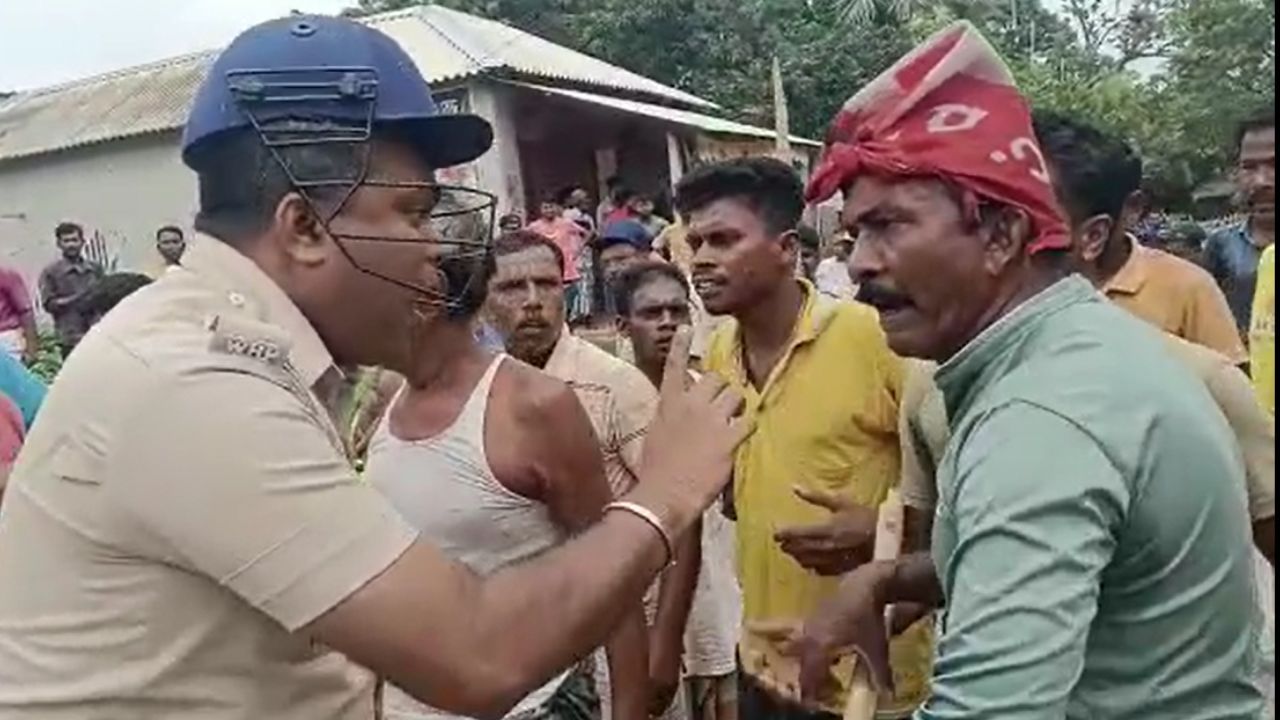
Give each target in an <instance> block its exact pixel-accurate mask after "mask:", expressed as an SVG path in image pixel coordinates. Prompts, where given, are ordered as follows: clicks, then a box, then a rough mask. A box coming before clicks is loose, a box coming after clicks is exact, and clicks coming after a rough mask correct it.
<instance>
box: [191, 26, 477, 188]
mask: <svg viewBox="0 0 1280 720" xmlns="http://www.w3.org/2000/svg"><path fill="white" fill-rule="evenodd" d="M280 120H294V121H303V122H322V123H323V122H332V123H338V124H339V125H340V126H342V127H345V128H346V132H345V134H343V133H339V134H338V135H336V136H331V137H329V138H328V139H331V140H332V139H338V140H342V141H347V142H353V141H358V140H360V139H362V137H367V134H368V132H369V131H372V130H389V131H392V132H394V133H395V135H396V137H397V139H399V140H401V141H404V142H407V143H410V144H412V145H414V146H415V147H416V148H417V149H418V151H419V152H420V153H421V156H422V158H423V160H425V161H426V162H427V163H428V164H430V165H431V166H432V167H434V168H445V167H450V166H452V165H458V164H461V163H465V162H469V161H471V160H474V159H476V158H477V157H480V156H481V155H483V154H484V153H485V152H486V151H487V150H488V149H489V146H490V145H492V144H493V129H492V128H491V127H490V125H489V123H488V122H487V121H485V120H484V119H483V118H480V117H478V116H475V115H441V114H440V113H439V108H438V107H437V105H436V103H435V100H434V99H432V97H431V88H430V87H428V86H427V83H426V81H425V80H424V79H423V77H422V74H421V73H420V72H418V68H417V66H416V65H415V64H414V62H413V59H412V58H410V57H409V55H408V54H407V53H405V51H404V50H403V49H402V48H401V47H400V46H399V45H398V44H397V43H396V42H395V41H394V40H392V39H391V38H390V37H388V36H386V35H385V34H383V33H381V32H378V31H377V30H374V29H372V28H369V27H366V26H364V25H362V24H360V23H357V22H354V21H351V20H347V19H344V18H335V17H326V16H308V15H295V16H292V17H287V18H281V19H278V20H271V21H268V22H265V23H262V24H260V25H256V26H254V27H252V28H250V29H248V30H246V31H245V32H243V33H241V34H240V36H239V37H237V38H236V39H235V40H233V41H232V43H231V45H230V46H228V47H227V49H226V50H224V51H223V52H222V54H221V55H219V56H218V59H217V60H216V61H215V62H214V64H213V67H212V69H210V71H209V74H208V76H207V77H206V78H205V80H204V83H203V84H202V85H201V86H200V90H199V92H198V93H197V94H196V97H195V101H194V103H193V104H192V107H191V114H190V116H189V117H188V119H187V125H186V128H185V130H184V131H183V136H182V159H183V162H185V163H186V164H187V166H188V167H190V168H192V169H193V170H197V171H198V170H199V169H200V165H201V150H202V148H204V147H205V146H206V145H207V144H208V143H209V141H211V140H213V139H215V138H217V137H218V136H219V135H222V134H225V133H227V132H229V131H233V130H243V129H246V128H252V127H254V126H255V125H256V126H258V127H259V129H261V128H263V127H268V126H270V124H271V123H272V122H274V121H280ZM362 126H363V130H364V133H363V134H361V133H360V129H361V127H362Z"/></svg>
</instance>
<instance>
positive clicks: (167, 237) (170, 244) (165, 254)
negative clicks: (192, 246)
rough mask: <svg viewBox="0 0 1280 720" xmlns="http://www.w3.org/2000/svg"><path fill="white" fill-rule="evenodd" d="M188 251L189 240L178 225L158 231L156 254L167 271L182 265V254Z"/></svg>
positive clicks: (166, 226) (168, 226)
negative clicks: (158, 254)
mask: <svg viewBox="0 0 1280 720" xmlns="http://www.w3.org/2000/svg"><path fill="white" fill-rule="evenodd" d="M186 251H187V238H186V235H185V234H184V233H183V232H182V228H180V227H178V226H177V225H165V226H164V227H162V228H160V229H159V230H157V231H156V252H158V253H160V259H161V260H163V261H164V266H165V268H166V269H168V268H171V267H178V266H180V265H181V264H182V254H183V253H185V252H186Z"/></svg>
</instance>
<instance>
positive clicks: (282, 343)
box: [209, 315, 292, 367]
mask: <svg viewBox="0 0 1280 720" xmlns="http://www.w3.org/2000/svg"><path fill="white" fill-rule="evenodd" d="M209 330H210V332H212V333H213V339H212V341H211V342H210V345H209V348H210V349H211V350H213V351H214V352H219V353H224V354H227V355H239V356H241V357H246V358H250V359H252V360H257V361H258V362H260V363H263V364H264V365H271V366H273V367H283V366H284V364H285V361H286V360H288V359H289V350H290V349H291V348H292V343H291V342H290V341H289V338H288V336H287V335H285V334H284V332H283V331H282V330H280V329H279V328H277V327H275V326H272V325H268V324H266V323H261V322H257V321H254V320H248V319H245V318H238V317H226V316H219V315H215V316H213V317H212V318H210V319H209Z"/></svg>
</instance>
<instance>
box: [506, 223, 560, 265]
mask: <svg viewBox="0 0 1280 720" xmlns="http://www.w3.org/2000/svg"><path fill="white" fill-rule="evenodd" d="M530 248H546V249H548V250H550V251H551V254H552V255H554V256H555V258H556V267H558V268H563V267H564V251H563V250H561V249H560V246H559V245H557V244H556V243H555V241H554V240H552V239H551V238H549V237H547V236H545V235H539V234H538V233H536V232H534V231H532V230H516V231H515V232H509V233H504V234H503V235H501V236H499V237H498V239H497V240H495V241H494V242H493V253H492V257H493V258H495V259H497V258H501V257H506V256H507V255H515V254H516V253H522V252H524V251H525V250H529V249H530Z"/></svg>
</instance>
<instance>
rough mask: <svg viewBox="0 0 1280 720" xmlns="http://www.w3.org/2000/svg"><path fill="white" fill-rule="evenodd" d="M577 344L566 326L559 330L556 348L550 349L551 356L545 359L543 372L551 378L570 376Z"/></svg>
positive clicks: (576, 339)
mask: <svg viewBox="0 0 1280 720" xmlns="http://www.w3.org/2000/svg"><path fill="white" fill-rule="evenodd" d="M578 342H579V341H578V338H577V337H575V336H574V334H573V331H571V330H570V329H569V326H568V325H565V326H564V327H563V328H561V329H560V339H559V340H556V346H555V347H554V348H552V349H551V356H550V357H548V358H547V364H546V366H545V367H544V368H543V370H545V371H546V373H547V374H548V375H551V376H553V377H566V376H568V375H570V374H571V373H572V370H573V367H574V359H575V357H576V356H577V349H578Z"/></svg>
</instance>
